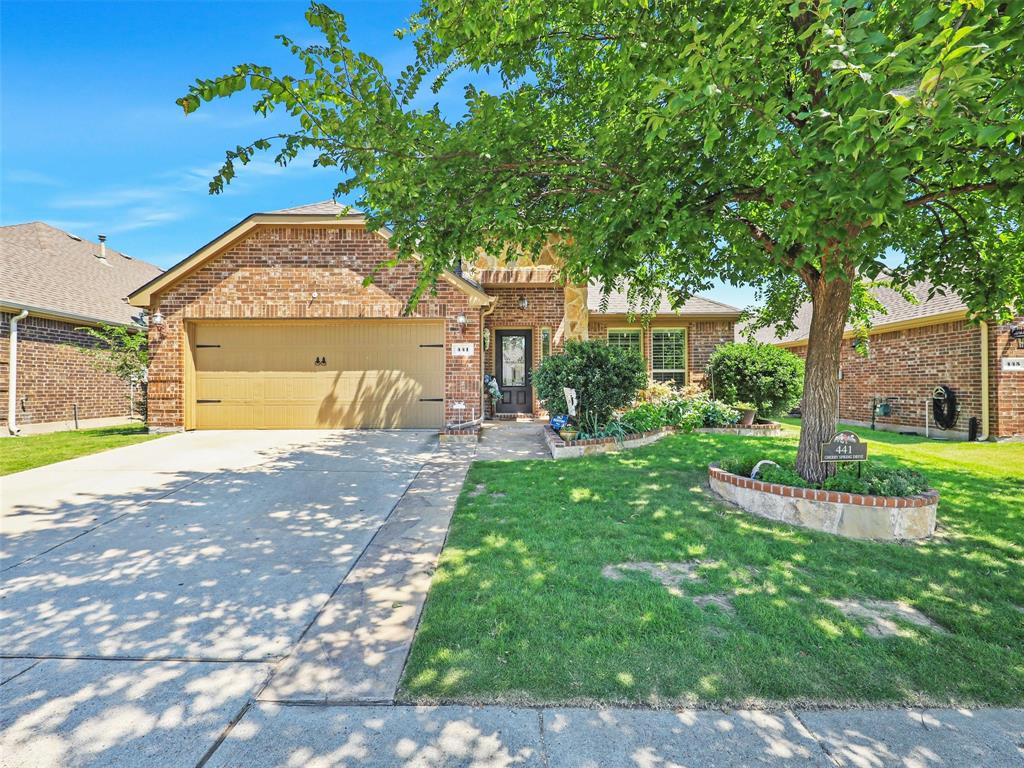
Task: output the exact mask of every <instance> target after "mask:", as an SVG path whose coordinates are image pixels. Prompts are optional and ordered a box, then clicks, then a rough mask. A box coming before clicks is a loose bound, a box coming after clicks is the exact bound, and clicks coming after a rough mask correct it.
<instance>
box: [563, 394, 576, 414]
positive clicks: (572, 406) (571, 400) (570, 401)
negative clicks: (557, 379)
mask: <svg viewBox="0 0 1024 768" xmlns="http://www.w3.org/2000/svg"><path fill="white" fill-rule="evenodd" d="M562 391H563V392H565V407H566V409H567V410H568V411H569V415H570V416H575V415H576V404H577V403H578V402H579V400H577V399H576V390H575V389H569V387H562Z"/></svg>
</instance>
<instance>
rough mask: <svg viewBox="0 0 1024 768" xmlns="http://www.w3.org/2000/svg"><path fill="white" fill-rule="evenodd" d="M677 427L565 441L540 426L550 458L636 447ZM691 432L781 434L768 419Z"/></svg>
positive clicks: (761, 435)
mask: <svg viewBox="0 0 1024 768" xmlns="http://www.w3.org/2000/svg"><path fill="white" fill-rule="evenodd" d="M676 431H677V430H676V428H675V427H661V428H660V429H654V430H651V431H650V432H639V433H637V434H634V435H626V436H625V437H624V438H623V439H622V440H616V439H615V438H614V437H595V438H591V439H588V440H573V441H572V442H566V441H565V440H563V439H562V437H561V435H559V434H558V433H557V432H555V430H554V429H552V428H551V425H550V424H545V425H544V440H545V442H546V443H547V446H548V450H549V451H550V452H551V458H553V459H575V458H579V457H580V456H592V455H594V454H598V453H612V452H614V451H620V450H623V449H627V448H639V447H641V446H643V445H650V444H651V443H653V442H655V441H657V440H660V439H661V438H663V437H665V436H666V435H671V434H673V433H675V432H676ZM694 432H701V433H705V434H721V435H742V436H745V437H778V436H779V435H781V434H782V425H781V424H779V423H778V422H775V421H768V422H765V423H763V424H752V425H750V426H749V427H739V426H737V427H702V428H701V429H696V430H694Z"/></svg>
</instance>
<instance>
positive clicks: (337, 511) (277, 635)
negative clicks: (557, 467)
mask: <svg viewBox="0 0 1024 768" xmlns="http://www.w3.org/2000/svg"><path fill="white" fill-rule="evenodd" d="M467 466H468V461H466V460H464V459H462V458H461V457H459V456H457V455H453V454H452V453H451V452H447V451H439V450H438V446H437V436H436V433H430V432H410V431H404V432H196V433H188V434H181V435H173V436H170V437H166V438H162V439H160V440H155V441H151V442H147V443H143V444H140V445H136V446H129V447H125V448H120V449H115V450H112V451H107V452H105V453H101V454H95V455H93V456H88V457H83V458H80V459H75V460H72V461H67V462H63V463H60V464H55V465H51V466H48V467H41V468H39V469H34V470H30V471H28V472H23V473H19V474H17V475H12V476H9V477H7V478H4V479H3V481H2V502H3V507H2V512H3V517H2V521H0V540H2V553H3V563H2V568H3V569H4V570H3V574H2V575H3V587H2V592H0V654H2V656H3V658H2V659H0V663H2V669H0V755H2V756H3V757H2V759H0V762H2V763H3V764H4V765H12V766H17V765H29V764H31V765H60V766H65V765H89V764H95V765H115V764H121V763H123V762H129V763H133V764H134V761H139V763H140V764H144V763H145V762H146V760H147V759H149V760H153V759H157V756H159V763H160V764H161V765H189V766H191V765H196V764H197V762H199V761H200V760H201V759H202V758H203V756H204V755H205V753H206V751H207V750H209V749H211V748H212V747H213V745H214V744H215V743H216V741H217V739H218V738H219V737H220V736H221V735H222V734H223V733H224V732H225V729H226V728H227V727H228V726H229V725H230V724H231V723H232V722H233V721H234V719H236V718H237V717H238V716H239V713H240V712H242V711H243V709H244V708H245V707H247V706H248V703H249V702H251V701H252V700H253V699H254V698H255V697H256V696H257V695H258V694H260V693H261V692H262V691H263V690H264V689H265V688H266V684H267V683H268V681H269V680H270V678H271V676H272V674H273V673H280V674H279V675H276V676H275V681H274V683H273V687H272V688H271V689H270V690H272V691H274V698H275V700H279V699H288V698H311V699H318V700H322V699H331V698H340V699H344V700H351V701H358V700H363V699H367V700H372V701H381V700H390V699H391V698H392V697H393V694H394V690H395V687H396V686H397V683H398V678H399V677H400V674H401V669H402V666H403V665H404V660H405V654H406V652H407V650H408V644H409V641H410V640H411V637H412V634H413V632H414V629H415V623H416V621H417V620H418V616H419V609H420V607H421V606H422V601H423V599H424V597H425V594H426V590H427V587H428V586H429V580H430V574H431V572H432V569H433V565H434V562H435V560H436V557H437V553H438V552H439V551H440V548H441V546H442V544H443V542H444V536H445V533H446V531H447V526H448V520H449V518H450V515H451V509H452V507H453V506H454V501H455V497H456V496H457V493H458V490H459V488H460V487H461V482H462V478H463V476H464V474H465V470H466V467H467ZM400 502H401V503H400ZM357 562H358V565H357ZM332 596H336V597H337V599H338V600H339V601H342V602H343V604H341V603H332V602H331V598H332ZM305 635H308V636H309V638H310V640H311V642H312V643H313V644H312V646H311V645H309V644H306V645H303V643H301V642H300V640H301V639H302V638H303V637H304V636H305ZM286 658H287V663H284V661H285V659H286ZM147 756H148V757H147ZM150 764H156V763H150Z"/></svg>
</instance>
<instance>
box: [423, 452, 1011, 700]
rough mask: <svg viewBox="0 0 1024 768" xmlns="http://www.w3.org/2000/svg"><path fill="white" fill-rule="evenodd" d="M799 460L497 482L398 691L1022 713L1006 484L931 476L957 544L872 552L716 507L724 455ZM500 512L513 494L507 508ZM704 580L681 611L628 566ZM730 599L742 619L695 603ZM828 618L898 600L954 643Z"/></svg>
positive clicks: (665, 460)
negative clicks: (677, 565) (996, 708)
mask: <svg viewBox="0 0 1024 768" xmlns="http://www.w3.org/2000/svg"><path fill="white" fill-rule="evenodd" d="M795 444H796V443H795V439H789V438H782V439H767V438H757V439H755V440H750V439H743V438H737V437H733V436H718V435H715V436H709V435H677V436H674V437H670V438H666V439H665V440H663V441H661V442H660V443H657V444H655V445H652V446H649V447H647V448H644V449H641V450H637V451H633V452H630V453H621V454H618V455H609V456H601V457H591V458H585V459H580V460H577V461H564V462H548V463H541V462H535V463H522V464H517V465H516V466H515V468H514V471H513V470H512V469H511V468H509V467H508V466H501V465H495V464H488V463H482V464H477V465H475V466H474V468H473V469H472V470H471V473H470V477H469V479H468V481H467V484H466V487H467V488H475V487H476V486H477V485H483V486H484V487H485V488H486V493H482V494H479V495H477V496H476V497H472V496H470V495H469V494H465V493H464V495H463V497H462V498H461V499H460V502H459V507H458V509H457V512H456V515H455V518H454V520H453V524H452V529H451V532H450V534H449V538H448V545H447V548H446V550H445V552H444V554H443V555H442V559H441V564H440V567H439V570H438V572H437V574H436V575H435V578H434V583H433V586H432V588H431V593H430V597H429V599H428V603H427V607H426V610H425V613H424V616H423V619H422V621H421V623H420V630H419V634H418V636H417V640H416V643H415V645H414V647H413V651H412V654H411V656H410V660H409V664H408V666H407V671H406V676H405V679H404V683H403V695H404V696H405V697H407V698H410V699H419V700H432V699H467V700H492V701H493V700H505V701H549V702H573V701H579V702H583V701H594V700H599V701H606V702H624V703H625V702H629V703H635V702H646V703H654V704H659V703H721V702H727V703H746V704H751V703H758V702H778V701H790V702H792V701H798V702H818V703H823V704H829V703H842V702H877V703H881V702H892V703H908V704H909V703H915V704H921V703H946V704H948V703H950V702H954V701H955V702H961V703H965V704H967V703H974V702H990V703H1003V704H1020V703H1021V702H1022V701H1024V613H1022V612H1021V610H1020V607H1021V606H1024V586H1022V585H1024V567H1022V560H1021V553H1022V543H1024V542H1022V539H1024V530H1022V526H1021V525H1020V512H1019V511H1018V504H1017V500H1018V498H1019V490H1018V489H1017V488H1016V485H1015V482H1014V479H1012V478H1010V477H1009V475H1010V472H1011V470H1010V469H1009V467H1008V466H1007V467H1006V468H1005V469H1003V470H996V469H990V470H989V471H988V472H986V473H977V472H975V473H971V472H968V471H957V469H956V468H955V466H953V465H948V464H947V463H944V462H942V461H938V462H934V463H928V462H927V459H926V458H921V457H913V458H912V459H910V460H904V459H903V458H902V454H899V453H898V451H899V447H898V446H894V447H893V448H892V449H884V450H883V449H879V450H877V451H876V453H878V454H879V458H880V460H883V461H891V460H892V457H893V456H896V455H899V456H901V459H900V460H901V462H902V463H905V464H910V465H914V464H918V465H920V466H918V467H917V468H919V469H921V470H923V471H925V472H926V474H927V475H928V476H929V478H931V479H932V481H933V482H934V484H935V486H936V487H937V488H938V489H939V490H940V492H941V493H942V494H943V499H942V502H941V504H940V508H939V516H940V523H941V525H942V528H941V530H940V535H938V536H936V537H935V538H934V539H932V540H930V541H927V542H924V543H919V544H914V545H901V544H893V543H874V542H861V541H851V540H847V539H841V538H837V537H833V536H829V535H827V534H822V533H817V532H813V531H808V530H804V529H800V528H794V527H790V526H786V525H782V524H776V523H772V522H769V521H767V520H763V519H761V518H758V517H754V516H751V515H748V514H746V513H743V512H741V511H739V510H737V509H735V508H733V507H731V506H728V505H726V504H724V503H723V502H721V501H720V500H718V499H717V497H715V496H714V494H712V493H711V492H710V490H709V489H708V487H707V469H706V467H707V464H708V463H710V462H711V461H715V460H718V459H720V458H721V457H722V456H723V455H726V454H737V453H745V452H749V453H751V454H752V455H756V456H757V457H758V458H773V459H776V460H778V459H783V458H787V457H792V453H793V451H794V449H795ZM492 494H505V495H504V497H495V496H493V495H492ZM694 560H700V561H707V564H705V565H702V566H700V567H699V569H698V571H699V573H700V575H701V576H702V581H701V582H699V583H698V584H695V585H687V591H686V595H685V597H684V598H679V597H673V596H672V595H670V594H669V593H668V592H667V591H666V590H665V589H664V588H663V587H662V586H661V585H660V584H658V583H656V582H655V581H653V580H651V579H650V578H648V577H647V576H645V575H643V574H636V573H631V574H628V576H627V577H626V578H623V579H622V580H620V581H614V582H613V581H610V580H608V579H607V578H605V577H604V576H602V575H601V570H602V568H604V567H605V566H608V565H616V564H621V563H628V562H639V561H643V562H655V563H656V562H667V563H671V562H684V561H694ZM722 594H727V595H730V597H731V602H732V605H733V606H734V607H735V609H736V615H735V616H729V615H727V614H726V613H724V612H722V611H720V610H719V609H718V608H716V607H714V606H708V607H704V608H700V607H698V606H697V605H695V604H694V603H693V601H692V599H689V598H692V597H695V596H699V595H722ZM829 599H860V600H885V601H902V602H904V603H906V604H908V605H911V606H913V607H915V608H917V609H918V610H920V611H921V612H922V613H924V614H925V615H926V616H928V617H930V618H932V619H933V620H935V621H936V622H937V623H939V624H940V625H941V626H942V627H943V628H945V629H946V630H948V631H949V633H950V634H948V635H945V634H940V633H936V632H931V631H929V630H927V629H924V628H921V627H915V626H913V625H910V624H904V625H902V626H903V627H904V628H905V629H906V632H905V635H906V636H904V637H894V638H887V639H884V640H880V639H876V638H872V637H869V636H868V635H867V633H866V631H865V627H864V626H863V625H861V624H859V623H857V622H855V621H852V620H850V619H847V618H846V617H845V616H844V615H843V614H842V613H841V612H840V611H839V610H838V609H837V608H835V607H833V606H831V605H829V604H827V603H826V602H825V601H826V600H829Z"/></svg>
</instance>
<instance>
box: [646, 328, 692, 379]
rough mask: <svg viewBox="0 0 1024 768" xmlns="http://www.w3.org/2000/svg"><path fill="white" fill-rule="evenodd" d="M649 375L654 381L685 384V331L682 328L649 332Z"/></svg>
mask: <svg viewBox="0 0 1024 768" xmlns="http://www.w3.org/2000/svg"><path fill="white" fill-rule="evenodd" d="M651 374H652V376H653V377H654V380H655V381H674V382H675V383H676V384H679V385H680V386H682V385H684V384H686V331H685V330H683V329H682V328H672V329H671V330H669V329H655V330H653V331H651Z"/></svg>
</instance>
